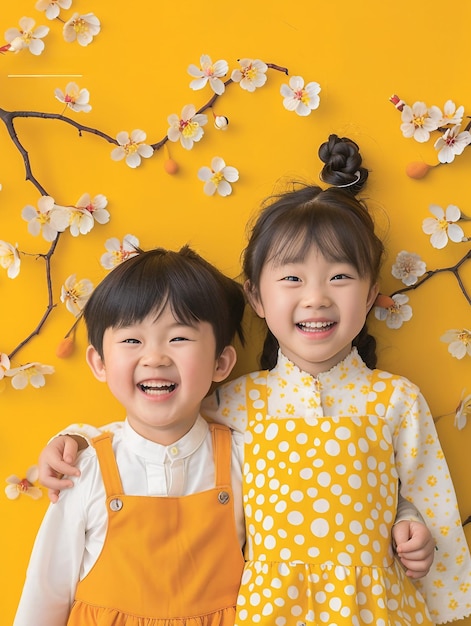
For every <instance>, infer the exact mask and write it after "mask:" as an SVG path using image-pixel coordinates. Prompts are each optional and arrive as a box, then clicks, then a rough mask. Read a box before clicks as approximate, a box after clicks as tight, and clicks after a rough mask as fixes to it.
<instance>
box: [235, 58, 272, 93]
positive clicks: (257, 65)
mask: <svg viewBox="0 0 471 626" xmlns="http://www.w3.org/2000/svg"><path fill="white" fill-rule="evenodd" d="M239 63H240V69H237V70H233V72H232V74H231V79H232V80H233V81H234V82H235V83H239V85H240V86H241V87H242V89H245V90H246V91H255V89H257V88H258V87H263V85H264V84H265V83H266V82H267V74H266V73H267V70H268V65H267V64H266V63H264V62H263V61H259V60H258V59H255V60H252V59H239Z"/></svg>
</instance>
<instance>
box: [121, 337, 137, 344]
mask: <svg viewBox="0 0 471 626" xmlns="http://www.w3.org/2000/svg"><path fill="white" fill-rule="evenodd" d="M121 343H141V342H140V341H139V339H134V338H133V337H129V339H123V341H122V342H121Z"/></svg>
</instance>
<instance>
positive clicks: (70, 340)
mask: <svg viewBox="0 0 471 626" xmlns="http://www.w3.org/2000/svg"><path fill="white" fill-rule="evenodd" d="M74 349H75V339H74V337H73V335H69V336H68V337H65V338H64V339H62V341H61V342H60V343H59V345H58V346H57V349H56V356H57V357H59V359H67V358H68V357H69V356H71V355H72V354H73V352H74Z"/></svg>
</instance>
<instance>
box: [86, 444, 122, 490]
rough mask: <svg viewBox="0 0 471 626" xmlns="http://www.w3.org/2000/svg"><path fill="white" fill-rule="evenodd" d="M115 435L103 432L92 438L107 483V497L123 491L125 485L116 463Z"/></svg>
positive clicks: (105, 483) (104, 481)
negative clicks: (113, 439)
mask: <svg viewBox="0 0 471 626" xmlns="http://www.w3.org/2000/svg"><path fill="white" fill-rule="evenodd" d="M112 438H113V435H112V434H110V433H102V434H101V435H98V437H94V438H93V439H92V445H93V447H94V448H95V450H96V454H97V458H98V462H99V464H100V470H101V475H102V478H103V483H104V485H105V491H106V497H107V498H109V497H110V496H114V495H116V494H122V493H123V485H122V483H121V477H120V475H119V471H118V465H117V464H116V458H115V456H114V452H113V446H112V445H111V440H112Z"/></svg>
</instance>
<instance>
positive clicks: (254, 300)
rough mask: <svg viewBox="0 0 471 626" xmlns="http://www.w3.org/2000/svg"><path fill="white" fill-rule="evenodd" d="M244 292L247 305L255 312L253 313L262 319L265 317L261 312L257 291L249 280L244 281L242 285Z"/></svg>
mask: <svg viewBox="0 0 471 626" xmlns="http://www.w3.org/2000/svg"><path fill="white" fill-rule="evenodd" d="M244 291H245V295H246V297H247V300H248V303H249V304H250V306H251V307H252V309H253V310H254V311H255V313H256V314H257V315H258V317H262V318H263V317H265V311H264V310H263V306H262V303H261V301H260V297H259V295H258V291H257V289H256V288H255V287H254V285H253V284H252V283H251V282H250V281H249V280H246V281H245V283H244Z"/></svg>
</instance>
